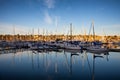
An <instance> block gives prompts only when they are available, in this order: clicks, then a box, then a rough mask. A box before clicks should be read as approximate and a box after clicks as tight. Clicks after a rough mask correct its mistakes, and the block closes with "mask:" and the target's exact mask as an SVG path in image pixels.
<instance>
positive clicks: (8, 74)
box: [0, 50, 120, 80]
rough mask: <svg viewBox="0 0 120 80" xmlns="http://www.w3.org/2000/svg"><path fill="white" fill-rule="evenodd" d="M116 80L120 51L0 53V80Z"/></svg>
mask: <svg viewBox="0 0 120 80" xmlns="http://www.w3.org/2000/svg"><path fill="white" fill-rule="evenodd" d="M8 79H9V80H11V79H12V80H25V79H26V80H120V52H109V53H108V54H106V55H105V54H100V55H98V54H93V53H90V52H86V51H83V53H81V52H77V51H62V50H61V51H59V52H55V51H45V52H36V51H30V50H17V52H16V51H9V52H6V51H4V52H3V51H1V52H0V80H8Z"/></svg>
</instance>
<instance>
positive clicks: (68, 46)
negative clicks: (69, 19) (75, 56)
mask: <svg viewBox="0 0 120 80" xmlns="http://www.w3.org/2000/svg"><path fill="white" fill-rule="evenodd" d="M70 40H71V41H70V42H66V43H64V48H65V49H70V50H72V49H73V50H80V49H81V47H80V46H79V45H75V44H72V23H71V24H70Z"/></svg>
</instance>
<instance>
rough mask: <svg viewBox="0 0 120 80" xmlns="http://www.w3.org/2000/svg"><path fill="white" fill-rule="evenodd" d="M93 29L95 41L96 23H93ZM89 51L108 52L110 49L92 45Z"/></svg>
mask: <svg viewBox="0 0 120 80" xmlns="http://www.w3.org/2000/svg"><path fill="white" fill-rule="evenodd" d="M92 28H93V40H94V41H95V31H94V23H93V22H92ZM87 50H88V51H92V52H108V49H107V48H106V47H102V46H100V45H92V46H89V47H87Z"/></svg>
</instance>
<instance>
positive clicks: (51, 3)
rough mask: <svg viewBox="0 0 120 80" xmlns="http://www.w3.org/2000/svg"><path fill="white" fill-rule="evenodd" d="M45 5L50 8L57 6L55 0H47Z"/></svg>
mask: <svg viewBox="0 0 120 80" xmlns="http://www.w3.org/2000/svg"><path fill="white" fill-rule="evenodd" d="M45 5H46V6H47V7H48V8H54V7H55V0H45Z"/></svg>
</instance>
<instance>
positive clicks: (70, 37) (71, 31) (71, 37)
mask: <svg viewBox="0 0 120 80" xmlns="http://www.w3.org/2000/svg"><path fill="white" fill-rule="evenodd" d="M70 40H71V41H72V23H70Z"/></svg>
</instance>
